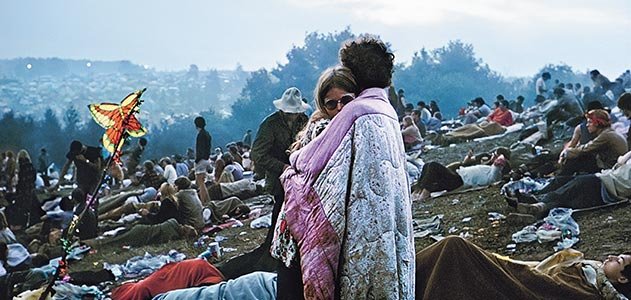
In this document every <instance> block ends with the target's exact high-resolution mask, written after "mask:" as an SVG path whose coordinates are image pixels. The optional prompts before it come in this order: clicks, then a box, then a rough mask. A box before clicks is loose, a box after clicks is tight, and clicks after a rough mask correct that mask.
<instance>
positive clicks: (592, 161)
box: [559, 109, 629, 175]
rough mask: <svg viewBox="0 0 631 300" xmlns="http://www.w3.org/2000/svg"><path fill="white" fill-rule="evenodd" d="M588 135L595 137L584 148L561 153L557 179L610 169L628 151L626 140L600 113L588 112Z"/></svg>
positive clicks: (607, 117)
mask: <svg viewBox="0 0 631 300" xmlns="http://www.w3.org/2000/svg"><path fill="white" fill-rule="evenodd" d="M585 117H586V118H587V131H588V132H589V133H590V134H591V135H592V136H594V138H593V139H592V140H590V141H589V142H587V143H586V144H584V145H580V146H577V147H574V148H568V149H565V150H563V152H562V153H561V155H560V157H561V158H560V161H561V163H562V167H561V169H560V170H559V175H574V173H589V174H593V173H596V172H598V171H600V170H602V169H610V168H611V167H613V166H614V164H615V163H616V158H617V157H618V156H620V155H623V154H624V153H626V152H627V151H628V150H629V149H628V146H627V141H626V140H625V138H624V137H623V136H622V135H620V134H619V133H617V132H616V131H615V130H613V129H612V128H611V120H610V118H609V113H607V111H605V110H602V109H594V110H590V111H589V112H587V114H586V115H585Z"/></svg>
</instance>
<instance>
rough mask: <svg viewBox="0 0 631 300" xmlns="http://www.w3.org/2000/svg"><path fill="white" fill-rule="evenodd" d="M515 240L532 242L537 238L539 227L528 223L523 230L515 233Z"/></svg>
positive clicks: (513, 237) (516, 241)
mask: <svg viewBox="0 0 631 300" xmlns="http://www.w3.org/2000/svg"><path fill="white" fill-rule="evenodd" d="M512 239H513V242H515V243H530V242H534V241H536V240H537V227H535V226H533V225H528V226H526V227H524V228H522V230H520V231H517V232H515V233H513V236H512Z"/></svg>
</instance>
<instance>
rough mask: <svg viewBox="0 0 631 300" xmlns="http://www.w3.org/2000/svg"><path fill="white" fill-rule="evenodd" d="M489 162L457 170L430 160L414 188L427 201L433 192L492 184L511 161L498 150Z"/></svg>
mask: <svg viewBox="0 0 631 300" xmlns="http://www.w3.org/2000/svg"><path fill="white" fill-rule="evenodd" d="M489 162H490V164H480V165H474V166H469V167H461V168H459V169H457V170H455V171H452V170H450V169H448V168H447V167H445V166H443V165H441V164H440V163H437V162H429V163H427V164H425V165H424V166H423V170H422V171H421V178H420V179H419V180H418V181H417V182H416V183H415V184H414V186H413V188H412V189H413V190H414V191H416V192H419V191H420V200H421V201H425V200H427V199H429V198H430V196H431V193H432V192H439V191H444V190H447V191H453V190H455V189H457V188H470V187H476V186H486V185H490V184H492V183H495V182H497V181H500V180H501V179H502V176H503V170H505V168H504V167H505V166H506V165H507V164H508V163H509V162H508V159H507V158H506V157H505V156H504V155H502V154H500V153H499V152H497V151H496V152H494V153H493V156H491V159H490V160H489ZM508 170H510V168H508Z"/></svg>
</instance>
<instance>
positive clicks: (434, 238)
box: [429, 234, 445, 242]
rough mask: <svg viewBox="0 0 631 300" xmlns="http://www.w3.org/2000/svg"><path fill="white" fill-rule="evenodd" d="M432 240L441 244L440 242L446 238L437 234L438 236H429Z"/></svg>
mask: <svg viewBox="0 0 631 300" xmlns="http://www.w3.org/2000/svg"><path fill="white" fill-rule="evenodd" d="M429 237H430V238H431V239H432V240H434V241H437V242H439V241H440V240H442V239H444V238H445V237H444V236H442V235H441V234H437V235H430V236H429Z"/></svg>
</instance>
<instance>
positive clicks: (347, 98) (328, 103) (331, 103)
mask: <svg viewBox="0 0 631 300" xmlns="http://www.w3.org/2000/svg"><path fill="white" fill-rule="evenodd" d="M353 99H355V96H353V95H352V94H345V95H344V96H342V97H341V98H340V99H337V100H334V99H325V100H324V107H326V108H327V109H329V110H334V109H335V108H337V104H338V103H341V104H342V105H346V104H348V103H349V102H351V101H353Z"/></svg>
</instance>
